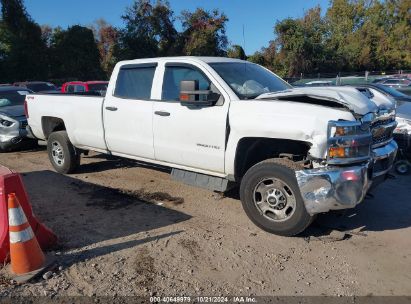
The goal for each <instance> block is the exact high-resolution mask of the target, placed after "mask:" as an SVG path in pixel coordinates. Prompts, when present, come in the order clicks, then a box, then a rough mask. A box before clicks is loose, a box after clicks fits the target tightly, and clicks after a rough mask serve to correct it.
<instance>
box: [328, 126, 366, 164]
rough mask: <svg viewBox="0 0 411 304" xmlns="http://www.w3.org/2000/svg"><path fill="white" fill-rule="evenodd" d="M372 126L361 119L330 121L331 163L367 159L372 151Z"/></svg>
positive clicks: (346, 162) (329, 156) (329, 151)
mask: <svg viewBox="0 0 411 304" xmlns="http://www.w3.org/2000/svg"><path fill="white" fill-rule="evenodd" d="M371 141H372V136H371V133H370V126H369V124H367V123H361V122H359V121H330V122H329V123H328V150H327V161H328V163H329V164H348V163H353V162H359V161H364V160H367V159H368V158H369V157H370V153H371Z"/></svg>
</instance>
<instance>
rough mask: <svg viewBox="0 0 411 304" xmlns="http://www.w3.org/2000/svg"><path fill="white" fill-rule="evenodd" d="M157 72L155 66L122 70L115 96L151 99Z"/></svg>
mask: <svg viewBox="0 0 411 304" xmlns="http://www.w3.org/2000/svg"><path fill="white" fill-rule="evenodd" d="M155 70H156V67H155V66H141V67H138V66H132V67H123V68H121V69H120V71H119V73H118V77H117V83H116V88H115V90H114V96H116V97H121V98H129V99H150V97H151V87H152V85H153V78H154V72H155Z"/></svg>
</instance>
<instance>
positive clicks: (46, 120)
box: [41, 116, 66, 139]
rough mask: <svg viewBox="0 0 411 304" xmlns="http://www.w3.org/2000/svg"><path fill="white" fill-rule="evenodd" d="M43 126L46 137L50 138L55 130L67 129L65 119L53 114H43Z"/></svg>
mask: <svg viewBox="0 0 411 304" xmlns="http://www.w3.org/2000/svg"><path fill="white" fill-rule="evenodd" d="M41 127H42V129H43V134H44V137H45V138H46V139H48V138H49V136H50V134H51V133H53V132H56V131H65V130H66V125H65V123H64V120H63V119H61V118H58V117H52V116H43V117H42V118H41Z"/></svg>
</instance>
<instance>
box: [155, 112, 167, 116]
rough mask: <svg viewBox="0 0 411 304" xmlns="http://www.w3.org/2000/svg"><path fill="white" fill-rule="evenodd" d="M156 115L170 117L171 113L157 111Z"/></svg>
mask: <svg viewBox="0 0 411 304" xmlns="http://www.w3.org/2000/svg"><path fill="white" fill-rule="evenodd" d="M154 114H156V115H159V116H170V113H169V112H166V111H155V112H154Z"/></svg>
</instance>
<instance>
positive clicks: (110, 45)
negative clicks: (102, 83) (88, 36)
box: [91, 19, 119, 77]
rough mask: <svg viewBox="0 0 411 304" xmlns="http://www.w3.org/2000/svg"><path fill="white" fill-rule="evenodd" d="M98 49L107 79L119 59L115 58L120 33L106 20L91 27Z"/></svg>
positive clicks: (97, 21) (99, 21)
mask: <svg viewBox="0 0 411 304" xmlns="http://www.w3.org/2000/svg"><path fill="white" fill-rule="evenodd" d="M91 30H92V31H93V33H94V37H95V39H96V41H97V47H98V50H99V53H100V61H101V68H102V69H103V71H104V73H105V74H106V76H107V77H109V76H110V75H111V72H112V71H113V68H114V66H115V64H116V63H117V59H116V58H115V56H114V51H115V47H116V45H117V43H118V38H119V32H118V30H117V29H116V28H114V27H113V26H111V25H110V24H108V23H107V22H106V21H105V20H104V19H98V20H96V21H95V22H94V25H92V26H91Z"/></svg>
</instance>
